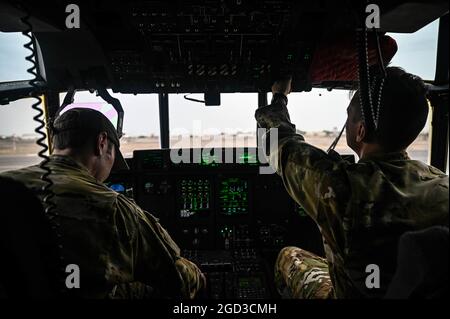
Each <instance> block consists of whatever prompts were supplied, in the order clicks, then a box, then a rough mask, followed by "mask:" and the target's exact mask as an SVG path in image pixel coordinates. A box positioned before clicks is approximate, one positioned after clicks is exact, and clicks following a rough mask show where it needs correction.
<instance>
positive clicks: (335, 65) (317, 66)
mask: <svg viewBox="0 0 450 319" xmlns="http://www.w3.org/2000/svg"><path fill="white" fill-rule="evenodd" d="M368 44H369V65H371V66H372V65H375V64H378V53H377V47H376V41H375V37H370V38H369V41H368ZM380 45H381V52H382V56H383V61H384V63H385V65H387V64H388V63H389V62H390V61H391V60H392V58H393V57H394V55H395V53H396V52H397V43H396V42H395V40H394V39H393V38H391V37H390V36H387V35H383V36H380ZM310 79H311V82H312V84H320V83H322V82H328V81H357V80H358V55H357V45H356V36H355V35H353V36H345V37H340V38H337V39H335V40H332V41H331V42H330V41H323V42H321V43H319V45H318V46H317V48H316V50H315V52H314V56H313V60H312V64H311V68H310Z"/></svg>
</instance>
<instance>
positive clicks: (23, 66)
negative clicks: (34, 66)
mask: <svg viewBox="0 0 450 319" xmlns="http://www.w3.org/2000/svg"><path fill="white" fill-rule="evenodd" d="M27 42H28V38H27V37H25V36H24V35H23V34H22V33H20V32H0V83H1V82H11V81H22V80H29V79H31V75H30V74H29V73H28V72H27V69H28V68H29V67H31V63H30V62H28V61H26V60H25V57H26V56H28V55H29V54H30V51H29V50H28V49H26V48H24V46H23V45H24V44H26V43H27Z"/></svg>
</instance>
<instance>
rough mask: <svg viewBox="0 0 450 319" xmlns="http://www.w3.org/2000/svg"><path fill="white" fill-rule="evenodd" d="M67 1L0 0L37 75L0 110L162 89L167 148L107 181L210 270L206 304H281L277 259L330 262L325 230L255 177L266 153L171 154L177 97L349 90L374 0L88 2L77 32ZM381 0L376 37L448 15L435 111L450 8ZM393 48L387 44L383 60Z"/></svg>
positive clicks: (261, 97)
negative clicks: (30, 101) (21, 34)
mask: <svg viewBox="0 0 450 319" xmlns="http://www.w3.org/2000/svg"><path fill="white" fill-rule="evenodd" d="M70 3H71V2H68V1H56V0H55V1H18V2H17V3H16V2H14V3H13V2H12V1H11V2H10V1H0V30H1V31H3V32H18V31H25V30H29V31H31V32H32V33H33V35H34V37H35V40H36V41H35V43H34V50H35V55H36V64H37V74H38V75H37V77H36V81H35V82H34V83H33V84H30V82H29V81H16V82H10V83H0V103H1V104H7V103H9V102H12V101H14V100H17V99H21V98H23V97H25V96H27V95H29V94H30V93H31V92H35V94H41V95H45V101H44V104H45V108H46V118H47V120H50V121H51V120H52V119H53V118H54V117H55V116H56V114H57V113H58V111H59V110H60V108H61V107H62V106H65V105H67V104H70V101H72V100H73V96H74V95H75V94H76V92H77V91H83V90H90V91H97V92H98V94H99V95H100V96H101V97H102V98H103V99H105V101H107V102H108V103H110V104H112V105H113V106H114V107H115V108H116V110H117V111H118V112H119V113H120V111H121V112H122V113H121V117H120V116H119V121H123V117H126V116H127V114H126V112H125V114H124V113H123V110H121V104H120V101H118V100H117V99H114V98H112V97H111V96H110V95H109V93H108V92H107V91H106V89H111V90H112V91H113V92H114V93H124V94H149V93H157V94H159V111H160V113H159V123H160V146H161V149H158V150H136V151H134V153H133V157H132V158H128V159H127V161H128V164H129V166H130V170H129V171H119V172H113V173H112V174H111V176H110V177H109V179H108V181H107V185H108V186H109V187H110V188H111V189H113V190H115V191H117V192H119V193H122V194H124V195H126V196H128V197H130V198H132V199H134V201H135V202H136V203H137V204H138V205H139V206H140V207H142V208H143V209H144V210H146V211H148V212H150V213H152V214H153V215H154V216H155V217H157V218H159V219H160V221H161V224H162V225H163V226H164V227H165V228H166V229H167V231H168V232H169V233H170V234H171V236H172V237H173V238H174V240H175V242H176V243H177V244H178V245H179V246H180V248H181V250H182V252H183V253H182V255H183V256H185V257H186V258H188V259H190V260H192V261H193V262H195V263H196V264H197V265H198V266H199V267H200V269H201V270H202V271H203V272H205V273H206V275H207V280H208V285H207V287H208V291H207V292H205V297H206V298H213V299H222V298H229V299H232V298H239V299H264V298H278V297H279V295H278V293H277V292H276V289H275V287H274V284H273V282H274V278H273V276H274V275H273V269H274V264H275V259H276V257H277V254H278V253H279V251H280V250H281V249H282V248H283V247H286V246H301V247H303V248H304V249H307V250H309V251H311V252H314V253H316V254H319V255H322V256H323V254H324V252H323V244H322V238H321V235H320V232H319V229H318V228H317V226H316V224H315V223H314V221H313V220H312V219H311V218H309V217H308V215H307V214H306V213H305V211H304V210H303V208H302V207H301V206H299V205H298V204H297V203H296V202H295V201H294V200H293V199H291V198H290V197H289V195H288V194H287V192H286V190H285V188H284V185H283V182H282V179H281V178H280V177H279V176H278V175H277V174H261V173H260V172H261V168H262V167H263V168H264V167H265V168H267V169H269V167H268V164H267V162H265V161H264V160H263V158H264V156H263V154H261V150H260V149H258V148H252V147H246V148H243V149H239V148H214V149H202V148H183V149H180V150H174V149H170V143H169V138H170V132H169V112H168V103H169V102H168V99H169V94H171V93H181V94H188V93H201V94H204V102H205V104H206V105H207V106H205V107H208V105H220V97H221V95H220V94H221V93H236V92H252V93H258V105H259V106H264V105H267V104H268V101H267V92H270V87H271V85H272V83H273V81H274V80H275V79H279V78H287V77H290V76H293V91H294V92H302V91H310V90H311V89H312V88H327V89H330V90H332V89H353V88H355V83H356V82H357V80H358V79H357V76H356V75H355V74H357V54H358V46H357V44H356V41H357V40H356V36H355V30H357V29H358V28H360V26H361V25H362V23H363V21H364V19H365V15H364V14H365V11H364V8H365V6H366V1H356V0H346V1H293V0H277V1H273V0H267V1H266V0H258V1H256V0H213V1H211V0H209V1H203V0H189V1H118V0H112V1H79V2H77V3H78V5H79V8H80V13H81V15H80V21H81V22H80V26H79V28H68V27H67V21H66V18H67V15H68V13H66V7H67V5H68V4H70ZM376 3H377V4H378V5H379V6H380V7H381V8H382V11H381V15H380V19H381V20H380V21H381V23H380V26H381V27H380V28H378V29H377V31H376V33H378V34H379V35H384V34H385V33H386V32H402V33H413V32H415V31H417V30H419V29H420V28H422V27H423V26H425V25H427V24H428V23H430V22H431V21H434V20H436V19H439V18H440V19H441V29H440V37H441V36H442V37H444V38H445V36H446V35H447V40H445V41H446V44H443V43H444V42H445V41H440V42H439V45H440V47H439V48H440V49H439V50H438V57H437V67H436V70H437V71H436V78H435V80H434V81H433V82H432V83H431V82H430V83H428V84H429V85H430V87H431V88H432V90H431V92H437V93H436V98H435V101H436V102H435V103H436V105H437V104H439V103H445V102H442V101H441V100H439V99H438V98H437V97H438V96H442V94H443V93H442V92H445V90H446V92H447V94H448V61H447V58H448V57H447V55H446V54H445V53H444V52H445V50H446V52H447V53H448V13H447V12H448V2H447V1H440V0H434V1H419V0H417V1H414V2H410V1H397V0H396V1H384V0H383V1H381V0H380V1H376ZM24 17H26V21H27V23H28V25H27V24H26V23H24V20H23V19H24ZM405 17H407V18H405ZM445 28H447V31H443V30H444V29H445ZM441 33H442V35H441ZM445 34H446V35H445ZM343 39H344V40H343ZM340 40H343V41H340ZM382 40H383V39H382ZM383 41H384V40H383ZM342 43H344V44H342ZM345 43H349V44H350V45H346V44H345ZM326 44H330V46H331V47H332V48H333V46H334V48H335V50H336V52H341V53H342V54H339V53H336V55H335V56H333V58H336V59H337V60H338V61H340V62H342V63H343V65H345V63H348V64H347V66H348V69H349V70H350V71H349V72H348V74H346V73H345V72H344V73H342V72H340V71H339V70H338V69H337V68H336V66H333V65H331V64H330V60H331V59H330V57H329V56H327V55H325V54H319V53H323V52H326V51H323V48H324V46H326ZM389 45H390V44H389V43H387V42H386V43H384V42H383V43H382V49H383V50H384V53H386V54H387V55H389V54H392V52H391V53H390V50H393V49H392V48H391V47H389ZM445 46H446V48H445ZM369 47H370V45H369ZM339 48H340V49H342V50H341V51H338V50H340V49H339ZM372 49H373V48H372ZM394 54H395V49H394ZM444 55H445V57H444ZM445 61H446V62H445ZM352 70H353V71H352ZM445 85H446V87H445ZM36 92H37V93H36ZM61 92H67V94H66V99H67V100H62V99H60V98H59V94H60V93H61ZM447 101H448V100H447ZM444 109H445V108H444ZM439 112H440V113H439ZM445 112H447V113H445ZM438 113H439V114H438ZM445 114H447V115H446V116H447V119H448V104H447V107H446V110H442V109H440V111H436V115H435V116H436V121H435V124H436V127H435V129H434V128H433V132H435V133H433V134H440V136H442V134H444V136H445V134H447V138H448V133H445V132H444V131H443V129H444V127H445V124H444V122H443V121H440V120H437V119H440V118H442V119H443V118H444V117H445ZM118 127H121V125H120V123H119V124H118ZM255 129H256V124H255ZM446 129H447V132H448V123H447V126H446ZM441 144H442V145H441ZM432 147H433V148H432V150H431V152H432V155H431V160H432V162H433V161H434V164H435V165H441V166H444V165H447V164H446V163H447V160H446V156H447V151H448V150H445V148H448V144H445V145H444V144H443V143H440V142H438V140H437V139H436V140H435V141H434V142H433V146H432ZM444 153H445V154H444ZM343 155H346V154H343ZM174 157H176V158H179V159H182V158H184V159H186V158H187V159H188V161H183V160H180V161H178V162H175V161H174V160H173V158H174ZM345 158H346V160H348V161H355V158H354V157H353V156H352V155H348V156H345Z"/></svg>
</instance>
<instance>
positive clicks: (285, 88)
mask: <svg viewBox="0 0 450 319" xmlns="http://www.w3.org/2000/svg"><path fill="white" fill-rule="evenodd" d="M291 90H292V78H289V79H287V80H278V81H276V82H275V83H274V84H273V85H272V94H277V93H278V94H283V95H284V96H287V95H288V94H289V93H291Z"/></svg>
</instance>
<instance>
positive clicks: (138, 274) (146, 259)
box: [115, 195, 205, 298]
mask: <svg viewBox="0 0 450 319" xmlns="http://www.w3.org/2000/svg"><path fill="white" fill-rule="evenodd" d="M115 222H116V225H117V231H118V233H119V234H120V235H121V236H124V237H123V238H124V240H122V241H121V242H122V244H121V245H124V246H129V247H124V248H125V250H124V251H132V252H133V254H132V256H130V257H131V258H132V260H131V264H132V266H133V268H134V269H133V277H134V280H135V281H136V282H140V283H144V284H146V285H149V286H150V287H152V288H154V289H155V290H156V291H157V292H156V297H160V296H158V295H159V294H162V295H163V296H168V297H174V296H175V297H176V296H177V295H179V296H180V297H182V298H194V297H195V295H196V294H197V292H199V290H200V289H202V288H204V286H205V277H204V275H203V274H202V272H201V271H200V269H199V268H198V267H197V266H196V265H195V264H194V263H192V262H190V261H189V260H187V259H185V258H183V257H181V255H180V249H179V247H178V246H177V244H176V243H175V242H174V241H173V240H172V238H171V237H170V235H169V234H168V233H167V231H166V230H165V229H164V228H163V227H162V226H161V224H160V223H159V221H158V220H157V219H156V218H155V217H154V216H153V215H151V214H149V213H148V212H146V211H144V210H142V209H141V208H140V207H139V206H137V205H136V204H134V202H133V201H131V200H130V199H128V198H127V197H125V196H123V195H119V196H118V198H117V211H116V217H115ZM121 288H123V287H121ZM125 289H128V288H125ZM127 297H128V296H127Z"/></svg>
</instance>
